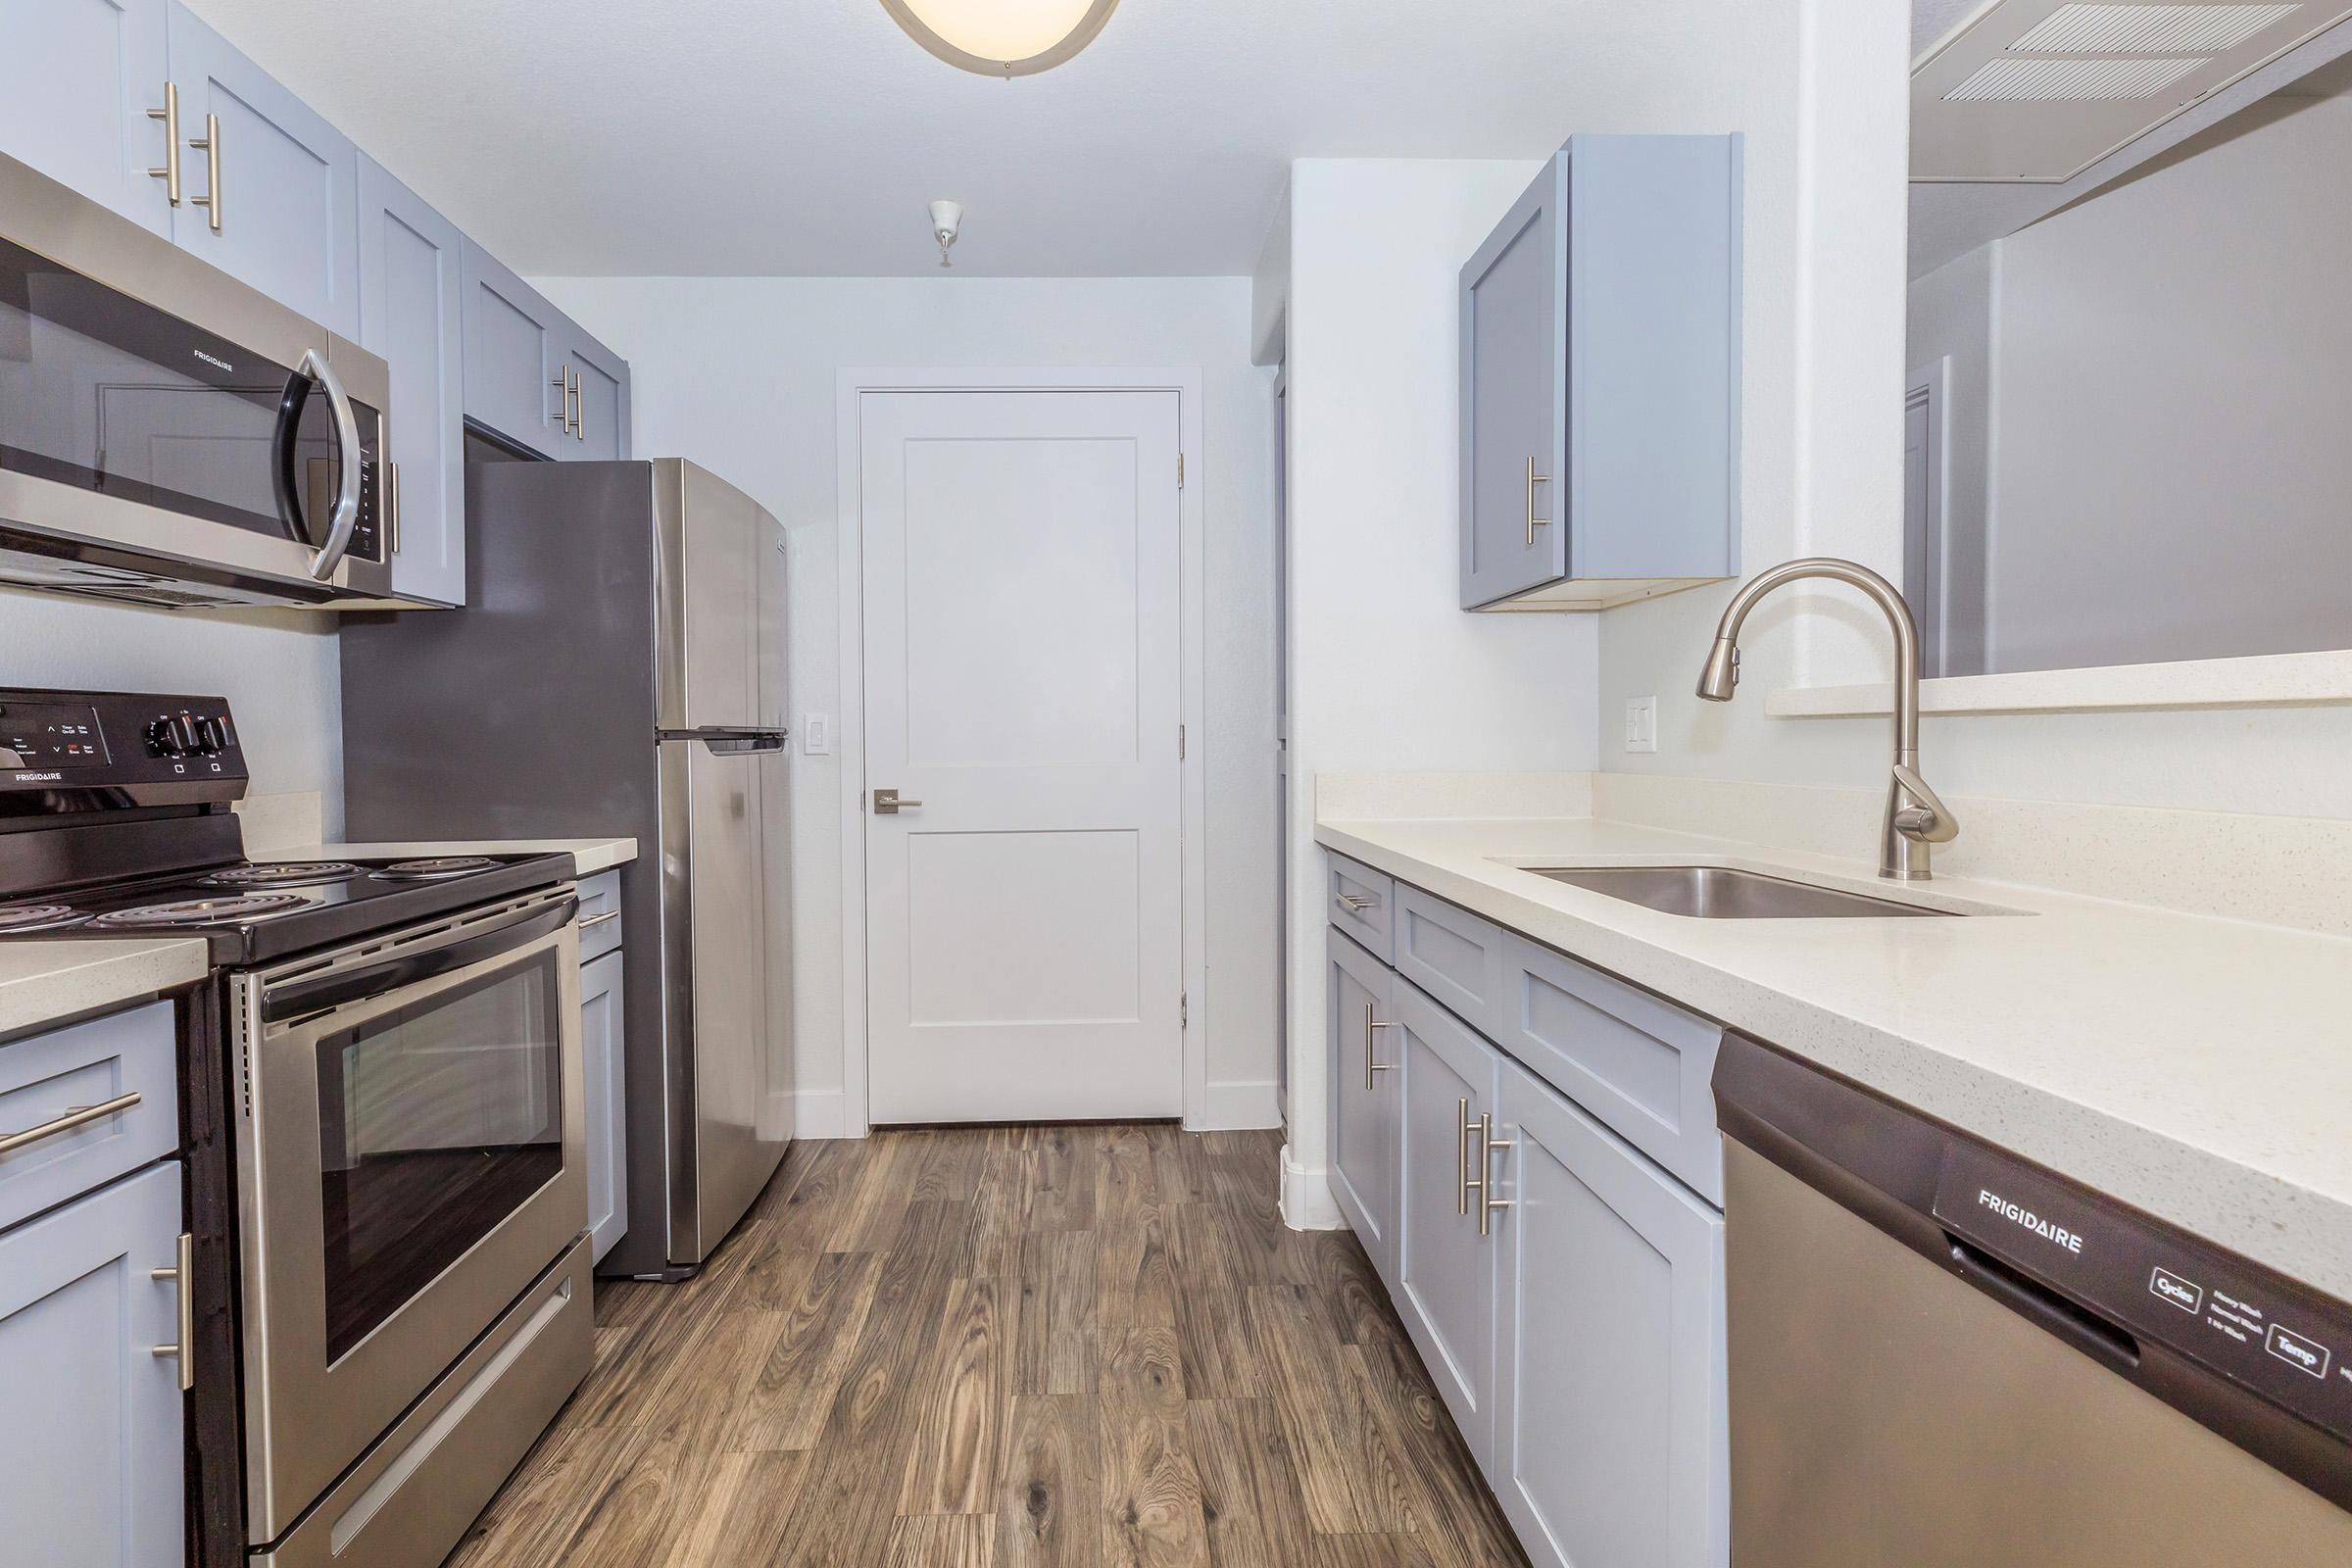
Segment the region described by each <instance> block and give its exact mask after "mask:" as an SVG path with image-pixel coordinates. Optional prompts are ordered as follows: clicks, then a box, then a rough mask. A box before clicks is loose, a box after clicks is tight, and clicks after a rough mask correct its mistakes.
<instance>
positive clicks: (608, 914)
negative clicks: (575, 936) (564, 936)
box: [580, 909, 620, 931]
mask: <svg viewBox="0 0 2352 1568" xmlns="http://www.w3.org/2000/svg"><path fill="white" fill-rule="evenodd" d="M619 918H620V911H619V910H618V909H607V910H606V911H605V912H604V913H602V914H592V915H590V916H589V917H588V918H587V919H585V920H582V921H581V922H580V929H581V930H583V931H585V930H587V929H588V928H589V927H591V926H599V925H603V924H604V923H605V922H606V921H607V920H617V919H619Z"/></svg>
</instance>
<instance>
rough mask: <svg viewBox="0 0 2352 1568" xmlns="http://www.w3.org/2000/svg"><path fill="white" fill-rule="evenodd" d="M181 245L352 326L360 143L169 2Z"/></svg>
mask: <svg viewBox="0 0 2352 1568" xmlns="http://www.w3.org/2000/svg"><path fill="white" fill-rule="evenodd" d="M170 38H171V57H172V81H173V82H175V83H176V84H177V86H178V89H179V134H180V152H179V156H180V160H181V164H182V170H181V189H182V201H181V204H180V205H179V207H177V208H176V209H174V210H173V212H172V238H173V239H174V240H175V241H176V242H177V243H178V244H179V247H180V248H181V249H182V250H186V251H191V252H193V253H194V254H196V255H198V256H201V257H203V258H204V259H205V260H206V261H208V262H211V263H212V264H213V265H214V266H215V267H218V268H220V269H221V270H222V271H224V272H226V273H228V274H229V275H230V276H232V277H235V278H239V279H241V280H243V281H244V282H247V283H250V284H252V285H253V286H254V287H255V288H258V289H260V290H261V291H262V292H263V293H265V294H267V295H269V296H270V298H271V299H274V300H276V301H277V302H278V303H280V304H282V305H284V306H286V307H288V308H289V309H292V310H296V311H300V312H301V313H302V314H303V315H305V316H307V317H309V318H310V319H313V320H315V321H318V322H319V323H320V324H321V325H323V326H325V327H326V328H327V329H328V330H329V331H333V332H338V333H340V334H342V335H343V336H344V337H347V338H350V339H352V340H353V341H355V342H356V341H358V339H359V335H360V265H359V232H360V222H359V179H360V154H359V149H358V148H357V147H355V146H353V145H352V143H351V140H350V138H348V137H346V136H345V135H343V134H342V132H340V131H338V130H336V129H335V128H334V126H332V125H330V124H328V123H326V122H325V121H324V120H321V119H320V118H319V116H318V115H316V114H314V113H313V112H312V111H311V110H310V109H309V108H308V107H307V106H305V105H304V103H303V102H302V100H300V99H299V98H296V97H295V96H294V95H293V94H292V93H290V92H288V91H287V90H286V89H285V88H283V87H281V86H279V85H278V84H277V82H276V81H274V80H273V79H271V78H270V75H269V74H268V73H265V72H264V71H263V70H262V69H261V68H260V67H258V66H256V65H255V64H254V63H253V62H252V61H250V60H248V59H246V58H245V57H244V56H243V55H241V54H239V53H238V52H237V51H236V50H234V49H232V48H230V47H229V46H228V44H227V43H226V42H225V41H224V40H223V39H222V38H221V35H220V34H219V33H217V32H215V31H214V30H213V29H212V28H210V27H208V26H206V25H204V24H203V23H202V22H200V21H198V20H197V19H196V18H195V16H193V15H192V14H191V13H190V12H189V11H188V10H187V8H186V7H184V6H181V5H177V4H174V5H172V8H171V21H170Z"/></svg>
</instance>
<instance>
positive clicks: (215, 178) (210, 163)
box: [188, 115, 221, 234]
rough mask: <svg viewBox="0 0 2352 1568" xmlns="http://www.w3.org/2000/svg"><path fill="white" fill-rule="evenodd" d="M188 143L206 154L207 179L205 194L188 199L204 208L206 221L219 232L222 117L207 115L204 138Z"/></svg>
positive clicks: (205, 170)
mask: <svg viewBox="0 0 2352 1568" xmlns="http://www.w3.org/2000/svg"><path fill="white" fill-rule="evenodd" d="M188 145H189V146H190V147H193V148H196V149H197V150H198V151H200V152H202V153H203V154H204V177H205V181H206V188H205V192H204V194H203V195H201V196H191V197H189V198H188V201H189V203H190V204H191V205H192V206H196V207H201V208H203V209H204V213H205V221H206V222H208V223H210V224H212V226H213V232H214V233H216V234H218V233H220V232H221V117H220V116H219V115H207V116H205V117H204V139H203V140H202V141H190V142H189V143H188Z"/></svg>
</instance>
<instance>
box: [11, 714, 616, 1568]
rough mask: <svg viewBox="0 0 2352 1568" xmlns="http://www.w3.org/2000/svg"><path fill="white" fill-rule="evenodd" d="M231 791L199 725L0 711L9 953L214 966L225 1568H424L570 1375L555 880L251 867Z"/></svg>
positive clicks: (399, 866)
mask: <svg viewBox="0 0 2352 1568" xmlns="http://www.w3.org/2000/svg"><path fill="white" fill-rule="evenodd" d="M246 777H247V774H246V767H245V761H244V755H243V751H242V747H241V745H240V742H239V739H238V733H237V727H236V724H235V721H234V720H233V718H232V717H231V715H230V713H229V711H228V707H227V705H226V704H225V703H224V702H222V701H221V700H220V699H217V698H160V697H147V696H135V695H129V694H121V693H88V692H59V691H15V690H0V939H6V940H24V941H43V940H48V941H55V940H83V941H86V940H96V939H106V938H117V939H128V938H131V937H155V936H159V935H182V936H192V937H201V938H202V939H203V940H204V941H205V942H206V943H207V944H208V945H209V946H210V948H211V952H212V958H213V963H214V966H215V970H216V987H217V993H218V998H219V1003H220V1005H219V1016H220V1017H221V1019H222V1021H223V1027H222V1031H221V1033H222V1039H221V1041H220V1042H219V1049H218V1050H217V1051H205V1050H191V1051H190V1052H189V1053H188V1060H189V1061H190V1062H191V1063H204V1062H213V1063H216V1064H217V1070H218V1072H219V1075H220V1077H221V1082H219V1083H216V1084H212V1085H207V1086H201V1087H202V1088H204V1089H205V1090H208V1091H209V1092H203V1093H195V1092H192V1093H191V1094H190V1096H189V1103H191V1104H195V1105H202V1104H217V1105H220V1106H221V1108H222V1113H221V1120H222V1122H223V1123H224V1126H223V1127H222V1128H221V1129H219V1131H220V1132H221V1134H223V1135H224V1136H223V1137H221V1139H219V1140H218V1142H219V1143H220V1144H221V1145H222V1146H224V1148H225V1150H226V1151H227V1154H226V1156H225V1161H224V1162H225V1163H226V1165H227V1173H226V1176H225V1183H226V1185H227V1187H228V1189H229V1191H231V1192H232V1193H233V1199H234V1201H233V1208H229V1209H228V1211H227V1213H225V1214H224V1220H225V1223H224V1224H223V1225H222V1226H221V1227H220V1229H221V1230H224V1231H225V1232H226V1233H227V1234H226V1235H224V1236H217V1237H214V1238H208V1239H209V1240H215V1241H218V1242H220V1243H221V1247H220V1255H221V1257H222V1258H224V1259H227V1258H233V1259H234V1263H233V1272H234V1276H235V1287H236V1288H235V1290H234V1292H233V1295H234V1299H235V1300H236V1301H237V1303H238V1305H237V1312H236V1318H237V1335H236V1344H237V1347H238V1354H237V1357H236V1359H237V1361H238V1363H239V1364H238V1368H237V1370H236V1372H235V1375H234V1376H233V1378H232V1377H224V1376H221V1375H218V1373H217V1375H216V1376H214V1377H213V1378H212V1379H211V1380H210V1381H211V1385H212V1386H211V1387H209V1388H208V1387H206V1386H205V1380H204V1379H203V1378H201V1377H200V1378H199V1387H198V1390H197V1395H196V1397H199V1398H214V1399H233V1400H234V1402H235V1404H236V1406H237V1419H238V1420H239V1422H241V1426H242V1435H243V1436H242V1446H243V1451H244V1455H245V1469H244V1487H243V1498H242V1513H243V1528H242V1531H241V1536H242V1544H243V1546H244V1547H245V1549H246V1551H247V1552H248V1554H249V1555H250V1559H251V1561H252V1562H254V1563H256V1564H271V1565H281V1568H295V1565H308V1564H313V1563H319V1564H325V1563H334V1564H337V1565H340V1568H407V1565H411V1564H415V1565H417V1568H430V1565H432V1564H436V1563H438V1562H440V1561H441V1560H442V1557H443V1556H444V1554H445V1553H446V1552H447V1551H448V1549H449V1548H450V1546H451V1545H452V1544H455V1542H456V1541H457V1539H458V1538H459V1536H460V1535H462V1534H463V1532H464V1530H465V1528H466V1525H467V1524H469V1523H470V1522H471V1520H472V1519H473V1517H474V1515H475V1514H476V1513H477V1512H478V1511H479V1510H480V1508H481V1506H482V1504H483V1503H484V1502H486V1501H487V1500H488V1498H489V1495H490V1494H491V1493H492V1492H493V1491H495V1490H496V1488H497V1486H498V1485H499V1483H500V1482H501V1481H502V1480H503V1479H504V1478H505V1476H506V1475H507V1474H508V1472H509V1471H510V1470H511V1469H512V1468H513V1466H514V1465H515V1462H517V1461H518V1460H519V1459H520V1458H521V1457H522V1454H523V1452H524V1451H525V1450H526V1449H527V1448H528V1446H529V1445H530V1443H531V1441H532V1440H533V1439H534V1438H536V1437H537V1435H538V1433H539V1432H540V1431H541V1430H542V1429H543V1428H544V1427H545V1425H546V1423H547V1421H548V1420H549V1419H550V1418H552V1416H553V1415H554V1413H555V1411H556V1409H557V1408H558V1407H559V1406H560V1405H561V1404H562V1402H563V1400H564V1398H565V1397H568V1396H569V1394H570V1392H571V1391H572V1389H574V1388H575V1387H577V1386H578V1383H579V1381H580V1379H581V1378H582V1377H584V1376H585V1375H586V1372H587V1368H588V1364H589V1350H590V1340H591V1334H592V1320H591V1311H590V1303H589V1256H588V1250H587V1246H586V1244H585V1241H584V1240H583V1237H582V1233H583V1231H584V1230H585V1229H586V1225H587V1190H586V1178H585V1175H584V1163H585V1152H584V1130H583V1120H582V1103H581V1081H580V994H579V936H578V925H577V907H578V900H577V897H576V894H575V892H574V889H573V887H572V885H571V862H570V859H569V858H568V857H564V856H551V855H536V856H517V857H493V856H482V857H448V858H428V859H409V860H387V861H366V860H349V861H316V862H304V861H288V862H268V861H263V862H256V861H252V860H248V859H246V858H245V857H244V856H243V854H242V848H243V845H242V836H241V832H240V829H239V825H238V820H237V818H236V816H235V815H234V814H233V812H232V810H231V809H230V805H231V803H232V802H233V801H235V800H236V799H237V798H239V797H240V796H241V795H242V794H243V793H244V790H245V784H246ZM198 1070H202V1069H201V1068H199V1069H198ZM195 1141H201V1140H193V1141H192V1142H195ZM227 1294H229V1293H226V1292H224V1293H223V1295H224V1296H225V1295H227ZM202 1426H203V1423H201V1422H200V1423H199V1427H200V1428H201V1427H202Z"/></svg>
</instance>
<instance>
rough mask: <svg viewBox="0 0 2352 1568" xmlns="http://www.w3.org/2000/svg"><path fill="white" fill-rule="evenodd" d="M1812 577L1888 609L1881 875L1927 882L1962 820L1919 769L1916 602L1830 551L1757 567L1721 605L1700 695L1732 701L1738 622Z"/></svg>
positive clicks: (1715, 700)
mask: <svg viewBox="0 0 2352 1568" xmlns="http://www.w3.org/2000/svg"><path fill="white" fill-rule="evenodd" d="M1807 577H1826V578H1828V579H1829V580H1830V581H1832V582H1841V583H1845V584H1847V585H1848V586H1850V587H1855V588H1859V589H1861V590H1862V591H1863V592H1864V593H1866V594H1868V595H1869V596H1870V597H1871V598H1872V599H1873V600H1874V601H1876V602H1877V604H1878V607H1879V609H1881V610H1882V611H1885V612H1886V613H1887V624H1888V625H1889V626H1891V627H1892V628H1893V629H1894V772H1893V775H1892V776H1891V777H1889V778H1888V779H1887V811H1886V815H1885V816H1884V817H1882V818H1881V819H1880V822H1879V875H1881V876H1884V877H1891V878H1894V879H1895V880H1897V881H1902V882H1925V881H1927V880H1928V878H1929V875H1930V873H1929V870H1928V855H1929V850H1928V846H1929V845H1931V844H1948V843H1950V842H1951V841H1952V840H1953V839H1955V838H1958V837H1959V836H1960V819H1959V818H1958V817H1956V816H1954V815H1953V814H1952V809H1951V808H1950V807H1948V806H1946V805H1944V804H1943V802H1942V801H1940V800H1938V799H1936V792H1935V791H1934V790H1932V789H1930V788H1928V781H1927V780H1926V779H1924V778H1921V777H1920V776H1919V623H1918V622H1917V621H1915V620H1913V619H1912V618H1911V607H1910V606H1909V605H1907V604H1905V603H1904V602H1903V596H1902V594H1901V592H1900V591H1898V590H1897V589H1896V588H1895V586H1894V584H1892V583H1890V582H1888V581H1887V579H1886V578H1884V577H1882V576H1880V575H1879V574H1878V573H1877V572H1875V571H1873V570H1871V569H1870V568H1869V567H1868V566H1862V565H1857V564H1854V563H1853V562H1850V561H1839V560H1838V559H1837V558H1835V557H1832V556H1808V557H1806V558H1805V559H1804V560H1802V561H1789V562H1784V563H1783V564H1780V565H1778V566H1775V567H1773V568H1772V569H1771V570H1770V571H1765V572H1760V573H1758V574H1757V575H1756V576H1755V577H1754V578H1753V579H1751V580H1750V581H1749V582H1748V584H1747V585H1746V586H1745V587H1743V588H1741V589H1740V591H1739V592H1738V593H1737V594H1735V595H1733V596H1732V602H1731V603H1730V604H1729V605H1726V606H1725V607H1724V611H1723V620H1722V622H1721V623H1720V624H1719V625H1717V626H1716V628H1715V646H1714V647H1713V648H1711V649H1709V650H1708V651H1707V664H1706V668H1704V669H1702V670H1700V671H1699V676H1698V695H1699V696H1700V697H1702V698H1704V699H1705V700H1706V701H1708V702H1710V703H1728V702H1730V701H1731V700H1732V688H1733V687H1735V686H1737V685H1739V684H1740V625H1741V623H1742V622H1744V621H1745V620H1746V619H1747V613H1748V612H1749V611H1751V610H1753V609H1755V608H1756V601H1758V600H1760V599H1762V598H1763V597H1764V596H1765V595H1766V594H1768V593H1770V592H1772V591H1773V590H1774V589H1775V588H1778V587H1780V586H1781V585H1782V584H1783V583H1790V582H1797V581H1800V580H1802V579H1804V578H1807Z"/></svg>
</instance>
